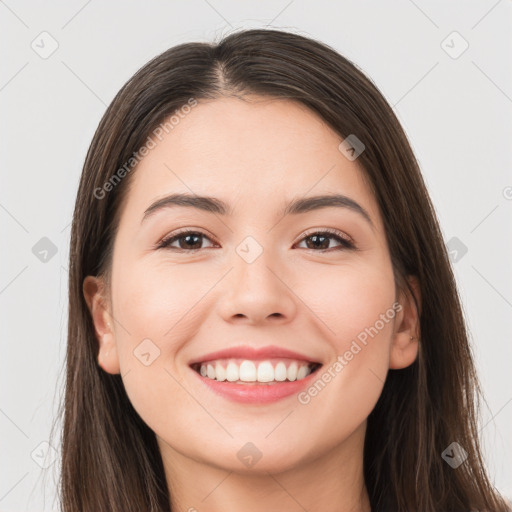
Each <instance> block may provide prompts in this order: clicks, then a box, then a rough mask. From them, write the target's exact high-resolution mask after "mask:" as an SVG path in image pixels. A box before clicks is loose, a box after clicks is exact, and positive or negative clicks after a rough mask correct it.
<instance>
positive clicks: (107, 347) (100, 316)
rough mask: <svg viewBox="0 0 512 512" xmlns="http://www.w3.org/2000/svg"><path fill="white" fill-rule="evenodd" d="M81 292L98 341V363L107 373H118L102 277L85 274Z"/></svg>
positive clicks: (113, 338)
mask: <svg viewBox="0 0 512 512" xmlns="http://www.w3.org/2000/svg"><path fill="white" fill-rule="evenodd" d="M83 294H84V298H85V301H86V303H87V307H88V308H89V312H90V313H91V318H92V322H93V326H94V332H95V335H96V339H97V341H98V364H99V365H100V366H101V368H103V370H105V371H106V372H107V373H112V374H117V373H120V365H119V357H118V354H117V344H116V340H115V330H114V325H113V318H112V315H111V313H110V305H109V299H108V296H107V293H106V286H105V283H104V281H103V279H102V278H100V277H95V276H87V277H86V278H85V279H84V283H83Z"/></svg>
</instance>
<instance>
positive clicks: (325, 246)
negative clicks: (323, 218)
mask: <svg viewBox="0 0 512 512" xmlns="http://www.w3.org/2000/svg"><path fill="white" fill-rule="evenodd" d="M301 236H302V237H303V238H302V239H301V242H300V243H302V242H303V241H305V242H306V245H307V247H306V249H313V250H315V249H320V250H319V251H317V252H325V251H329V250H330V249H332V250H334V251H339V250H342V249H355V248H356V247H355V245H354V243H353V242H352V241H351V239H350V238H349V237H348V236H347V235H345V234H344V233H342V232H341V231H338V230H336V229H325V230H323V231H314V232H312V233H309V234H304V233H303V234H302V235H301ZM332 239H335V240H336V241H337V242H339V244H340V245H339V246H338V247H332V248H330V247H329V245H330V243H331V242H330V241H331V240H332ZM308 240H309V241H310V242H308Z"/></svg>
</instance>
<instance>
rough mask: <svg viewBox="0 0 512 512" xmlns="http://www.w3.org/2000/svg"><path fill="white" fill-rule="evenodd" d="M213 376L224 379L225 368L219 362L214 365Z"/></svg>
mask: <svg viewBox="0 0 512 512" xmlns="http://www.w3.org/2000/svg"><path fill="white" fill-rule="evenodd" d="M213 378H214V379H217V380H220V381H223V380H226V370H224V366H222V365H221V364H220V363H217V364H216V365H215V376H214V377H213Z"/></svg>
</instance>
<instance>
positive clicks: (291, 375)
mask: <svg viewBox="0 0 512 512" xmlns="http://www.w3.org/2000/svg"><path fill="white" fill-rule="evenodd" d="M286 375H287V376H288V380H295V379H296V378H297V363H295V362H293V363H292V364H291V365H290V366H288V371H287V372H286Z"/></svg>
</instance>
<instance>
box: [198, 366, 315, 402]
mask: <svg viewBox="0 0 512 512" xmlns="http://www.w3.org/2000/svg"><path fill="white" fill-rule="evenodd" d="M319 369H320V368H317V369H316V370H315V371H314V372H313V373H310V374H309V375H308V376H307V377H305V378H303V379H301V380H294V381H291V382H290V381H288V382H275V383H273V384H255V383H248V384H234V383H232V382H227V381H223V382H220V381H218V380H215V379H210V378H208V377H203V376H202V375H201V374H199V373H197V372H196V371H195V370H192V371H193V372H194V373H195V374H196V375H197V377H199V378H200V379H201V382H203V383H204V384H205V385H206V386H208V387H209V388H210V389H211V390H212V391H214V392H215V393H217V394H218V395H220V396H223V397H224V398H227V399H229V400H232V401H234V402H240V403H244V404H247V403H259V404H261V403H269V402H277V401H278V400H281V399H282V398H286V397H288V396H290V395H294V394H296V393H299V392H300V391H301V390H302V389H304V388H305V387H307V386H309V385H310V384H311V382H312V381H313V379H315V378H316V377H317V373H318V370H319Z"/></svg>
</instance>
